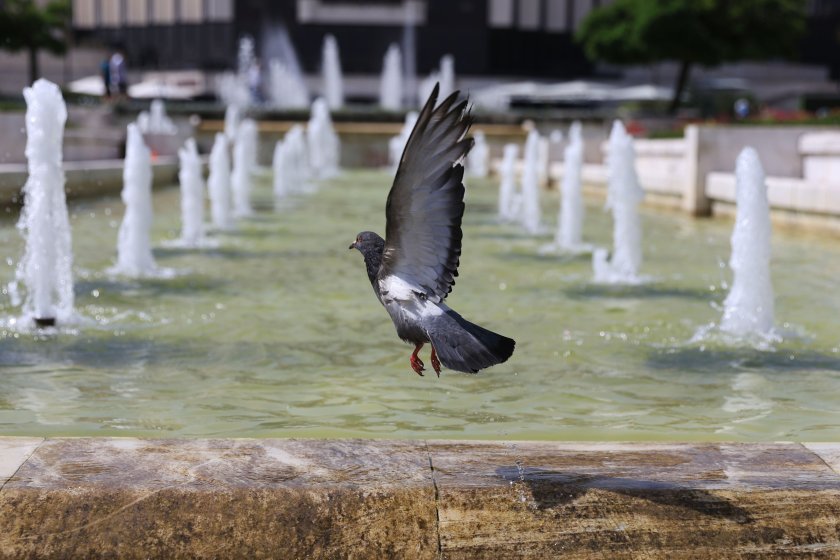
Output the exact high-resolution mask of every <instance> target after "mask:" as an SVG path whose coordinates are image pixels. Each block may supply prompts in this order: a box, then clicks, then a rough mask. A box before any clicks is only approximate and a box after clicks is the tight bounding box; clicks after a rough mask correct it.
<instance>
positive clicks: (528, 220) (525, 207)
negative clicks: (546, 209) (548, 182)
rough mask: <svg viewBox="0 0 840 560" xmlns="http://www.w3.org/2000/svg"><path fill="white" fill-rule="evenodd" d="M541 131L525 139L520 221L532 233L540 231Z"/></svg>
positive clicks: (530, 134)
mask: <svg viewBox="0 0 840 560" xmlns="http://www.w3.org/2000/svg"><path fill="white" fill-rule="evenodd" d="M540 139H541V137H540V133H539V132H537V131H536V130H532V131H531V132H529V133H528V138H527V139H526V140H525V153H524V156H525V157H524V162H523V169H522V211H521V214H520V216H519V218H520V223H521V225H522V227H523V229H525V231H526V232H528V233H529V234H531V235H536V234H538V233H539V232H540V184H539V181H540V171H539V157H540V154H539V152H540Z"/></svg>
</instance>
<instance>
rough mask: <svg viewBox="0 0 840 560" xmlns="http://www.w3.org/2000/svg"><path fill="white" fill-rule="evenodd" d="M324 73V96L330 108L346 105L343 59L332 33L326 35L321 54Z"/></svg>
mask: <svg viewBox="0 0 840 560" xmlns="http://www.w3.org/2000/svg"><path fill="white" fill-rule="evenodd" d="M321 64H322V71H323V74H324V98H325V99H326V101H327V105H328V106H329V108H330V109H332V110H335V109H338V108H340V107H342V106H343V105H344V84H343V81H342V77H341V60H340V59H339V57H338V42H337V41H336V40H335V37H334V36H332V35H327V36H326V37H324V46H323V49H322V56H321Z"/></svg>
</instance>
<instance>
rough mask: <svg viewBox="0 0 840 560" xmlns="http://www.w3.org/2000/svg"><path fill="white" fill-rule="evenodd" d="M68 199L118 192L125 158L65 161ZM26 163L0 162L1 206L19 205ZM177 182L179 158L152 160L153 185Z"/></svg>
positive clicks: (25, 177)
mask: <svg viewBox="0 0 840 560" xmlns="http://www.w3.org/2000/svg"><path fill="white" fill-rule="evenodd" d="M64 175H65V179H66V182H65V186H64V189H65V192H66V193H67V198H81V197H86V196H98V195H102V194H119V192H120V191H121V190H122V185H123V160H121V159H107V160H96V161H66V162H64ZM27 177H28V173H27V170H26V164H23V163H19V164H18V163H15V164H0V205H3V206H8V205H19V204H20V203H21V189H22V188H23V185H24V184H25V183H26V179H27ZM177 181H178V158H177V157H162V158H158V159H157V160H156V161H155V162H154V163H152V186H154V187H158V186H163V185H172V184H174V183H177Z"/></svg>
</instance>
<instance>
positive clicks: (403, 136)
mask: <svg viewBox="0 0 840 560" xmlns="http://www.w3.org/2000/svg"><path fill="white" fill-rule="evenodd" d="M417 116H418V114H417V111H409V112H408V113H406V114H405V122H404V123H403V127H402V128H401V129H400V133H399V134H397V135H396V136H392V137H391V138H390V139H389V140H388V165H389V166H390V168H391V172H392V173H396V172H397V167H399V165H400V159H401V158H402V154H403V150H405V145H406V144H407V143H408V137H409V136H411V131H412V130H414V125H415V124H417Z"/></svg>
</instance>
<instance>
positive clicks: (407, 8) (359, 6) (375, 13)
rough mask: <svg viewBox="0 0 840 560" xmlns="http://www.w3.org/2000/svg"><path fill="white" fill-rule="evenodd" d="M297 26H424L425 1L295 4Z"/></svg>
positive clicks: (307, 0) (329, 0) (318, 0)
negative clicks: (301, 24) (309, 24)
mask: <svg viewBox="0 0 840 560" xmlns="http://www.w3.org/2000/svg"><path fill="white" fill-rule="evenodd" d="M297 17H298V22H299V23H303V24H307V23H318V24H343V25H389V26H390V25H404V24H406V23H408V24H409V25H423V24H425V23H426V0H405V2H404V3H395V2H384V3H383V2H376V1H374V0H358V1H356V2H352V1H350V0H344V1H339V0H327V1H325V0H297Z"/></svg>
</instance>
